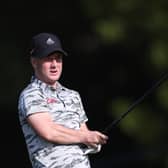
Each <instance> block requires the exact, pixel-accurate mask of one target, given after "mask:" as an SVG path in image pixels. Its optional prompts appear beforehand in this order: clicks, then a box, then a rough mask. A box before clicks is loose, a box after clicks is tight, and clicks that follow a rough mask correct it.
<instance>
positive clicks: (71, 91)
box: [62, 86, 80, 96]
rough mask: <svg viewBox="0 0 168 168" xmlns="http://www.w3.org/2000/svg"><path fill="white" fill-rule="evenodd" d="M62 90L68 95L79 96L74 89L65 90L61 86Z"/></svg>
mask: <svg viewBox="0 0 168 168" xmlns="http://www.w3.org/2000/svg"><path fill="white" fill-rule="evenodd" d="M62 90H63V91H65V92H67V93H69V94H72V95H76V96H80V94H79V91H77V90H75V89H71V88H67V87H65V86H62Z"/></svg>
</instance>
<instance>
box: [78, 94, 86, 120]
mask: <svg viewBox="0 0 168 168" xmlns="http://www.w3.org/2000/svg"><path fill="white" fill-rule="evenodd" d="M78 99H79V103H80V109H81V112H80V122H81V123H84V122H87V121H88V118H87V115H86V112H85V109H84V106H83V103H82V99H81V96H80V94H79V93H78Z"/></svg>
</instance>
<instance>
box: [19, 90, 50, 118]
mask: <svg viewBox="0 0 168 168" xmlns="http://www.w3.org/2000/svg"><path fill="white" fill-rule="evenodd" d="M48 110H49V108H48V105H47V101H46V98H45V97H44V96H43V95H42V93H41V92H40V91H39V90H34V91H31V92H25V93H23V94H22V95H21V97H20V100H19V111H20V112H22V115H24V116H25V117H27V116H29V115H31V114H33V113H37V112H47V111H48Z"/></svg>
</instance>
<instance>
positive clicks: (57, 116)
mask: <svg viewBox="0 0 168 168" xmlns="http://www.w3.org/2000/svg"><path fill="white" fill-rule="evenodd" d="M18 110H19V120H20V124H21V127H22V130H23V134H24V137H25V141H26V144H27V149H28V153H29V157H30V160H31V163H32V166H33V168H90V163H89V159H88V156H87V155H85V154H84V152H83V150H82V148H81V146H80V145H79V144H69V145H61V144H56V143H51V142H48V141H46V140H44V139H43V138H41V137H40V136H38V135H37V134H36V132H35V131H34V129H33V128H32V127H31V126H30V125H29V124H28V122H27V120H26V118H27V117H28V116H29V115H31V114H34V113H38V112H48V113H49V114H50V115H51V117H52V119H53V121H54V122H56V123H58V124H61V125H63V126H65V127H68V128H72V129H79V128H80V125H81V123H84V122H86V121H87V116H86V114H85V111H84V108H83V105H82V102H81V98H80V95H79V93H78V92H77V91H74V90H70V89H67V88H65V87H63V86H62V85H61V84H60V83H57V88H56V89H54V88H53V87H51V86H49V85H47V84H46V83H44V82H42V81H40V80H38V79H37V78H35V77H32V80H31V83H30V84H29V85H28V86H27V87H26V88H25V89H24V90H23V91H22V92H21V94H20V97H19V103H18Z"/></svg>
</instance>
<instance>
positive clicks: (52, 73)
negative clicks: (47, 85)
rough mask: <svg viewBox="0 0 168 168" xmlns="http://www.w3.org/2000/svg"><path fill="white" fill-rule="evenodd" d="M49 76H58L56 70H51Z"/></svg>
mask: <svg viewBox="0 0 168 168" xmlns="http://www.w3.org/2000/svg"><path fill="white" fill-rule="evenodd" d="M50 74H51V75H57V74H58V71H57V70H51V71H50Z"/></svg>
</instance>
